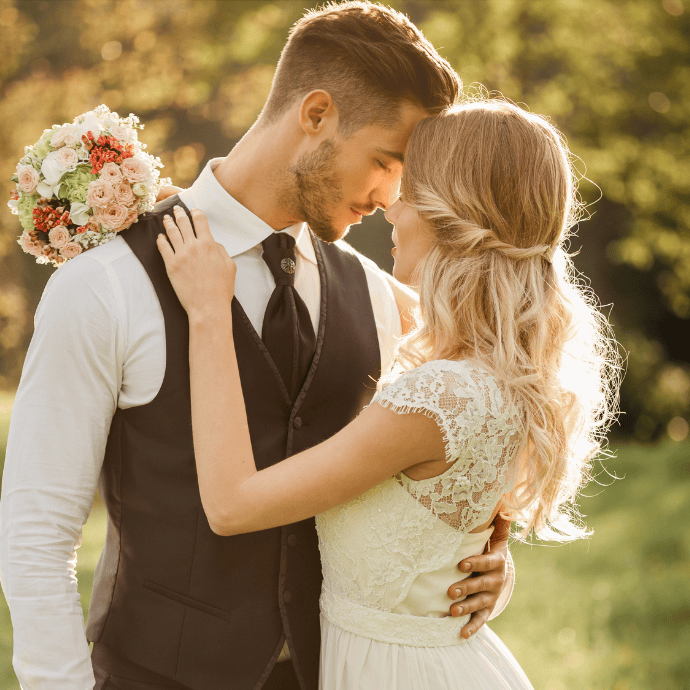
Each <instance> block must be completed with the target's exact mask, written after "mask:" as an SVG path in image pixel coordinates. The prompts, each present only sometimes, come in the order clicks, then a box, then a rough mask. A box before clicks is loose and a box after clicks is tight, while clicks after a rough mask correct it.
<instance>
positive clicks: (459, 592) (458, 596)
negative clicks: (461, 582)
mask: <svg viewBox="0 0 690 690" xmlns="http://www.w3.org/2000/svg"><path fill="white" fill-rule="evenodd" d="M461 596H462V590H461V589H456V590H455V598H456V599H459V598H460V597H461Z"/></svg>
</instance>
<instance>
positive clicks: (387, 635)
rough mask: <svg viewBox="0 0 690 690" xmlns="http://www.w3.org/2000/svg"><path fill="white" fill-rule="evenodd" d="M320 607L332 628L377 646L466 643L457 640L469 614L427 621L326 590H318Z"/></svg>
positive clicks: (422, 645) (426, 645)
mask: <svg viewBox="0 0 690 690" xmlns="http://www.w3.org/2000/svg"><path fill="white" fill-rule="evenodd" d="M320 604H321V613H322V614H323V616H324V617H325V618H326V619H327V620H328V621H329V622H330V623H332V624H333V625H337V626H338V627H339V628H342V629H343V630H347V631H348V632H352V633H355V634H357V635H361V636H362V637H368V638H370V639H372V640H378V641H379V642H387V643H389V644H401V645H407V646H409V647H450V646H452V645H456V644H464V643H466V642H468V641H469V640H466V639H465V638H463V637H460V630H462V627H463V626H464V625H466V623H467V621H469V619H470V616H469V614H468V615H465V616H457V617H454V616H445V617H443V618H427V617H426V616H410V615H408V614H404V613H391V612H390V611H379V610H378V609H372V608H369V607H368V606H362V605H361V604H356V603H355V602H353V601H350V600H349V599H345V598H344V597H341V596H339V595H337V594H335V593H333V592H332V591H331V590H329V589H328V588H327V587H323V588H322V590H321V599H320ZM470 639H472V638H470Z"/></svg>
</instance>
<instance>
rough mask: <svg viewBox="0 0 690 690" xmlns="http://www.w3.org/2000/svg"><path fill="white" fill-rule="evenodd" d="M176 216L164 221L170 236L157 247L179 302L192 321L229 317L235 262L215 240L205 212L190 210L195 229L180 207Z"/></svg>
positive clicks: (164, 237)
mask: <svg viewBox="0 0 690 690" xmlns="http://www.w3.org/2000/svg"><path fill="white" fill-rule="evenodd" d="M174 214H175V216H174V219H173V218H172V217H171V216H168V215H166V216H165V218H164V219H163V222H164V224H165V230H166V232H167V233H168V236H167V238H166V236H165V235H159V236H158V239H157V244H158V249H159V251H160V253H161V255H162V256H163V261H165V269H166V270H167V272H168V277H169V278H170V282H171V283H172V286H173V287H174V288H175V292H176V293H177V297H178V299H179V300H180V302H181V304H182V306H183V307H184V308H185V310H186V312H187V314H188V315H189V317H190V319H192V318H197V317H201V316H204V315H210V314H215V313H217V312H218V311H223V312H224V313H227V310H229V309H230V305H231V303H232V298H233V295H234V293H235V274H236V272H237V267H236V266H235V262H234V261H233V260H232V259H231V258H230V256H229V254H228V253H227V251H226V250H225V247H223V245H221V244H219V243H218V242H216V241H215V240H214V239H213V235H211V231H210V229H209V227H208V221H207V220H206V216H205V215H204V213H203V212H202V211H199V210H198V209H192V210H191V215H192V220H193V222H194V227H192V223H191V222H190V220H189V217H188V216H187V214H186V213H185V212H184V210H183V209H182V208H181V207H179V206H175V208H174ZM195 233H196V234H195Z"/></svg>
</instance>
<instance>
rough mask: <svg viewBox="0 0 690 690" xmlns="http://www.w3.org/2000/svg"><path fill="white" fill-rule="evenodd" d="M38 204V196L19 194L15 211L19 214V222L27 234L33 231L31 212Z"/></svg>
mask: <svg viewBox="0 0 690 690" xmlns="http://www.w3.org/2000/svg"><path fill="white" fill-rule="evenodd" d="M37 203H38V196H37V195H35V194H20V195H19V205H18V206H17V211H18V212H19V222H20V223H21V224H22V227H23V228H24V230H26V231H27V232H28V231H29V230H34V229H35V228H34V216H33V211H34V208H36V204H37Z"/></svg>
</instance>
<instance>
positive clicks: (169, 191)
mask: <svg viewBox="0 0 690 690" xmlns="http://www.w3.org/2000/svg"><path fill="white" fill-rule="evenodd" d="M180 192H184V189H182V187H175V186H173V185H171V186H170V187H161V190H160V192H158V196H157V197H156V203H158V202H159V201H165V199H167V198H168V197H171V196H173V195H174V194H179V193H180Z"/></svg>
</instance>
